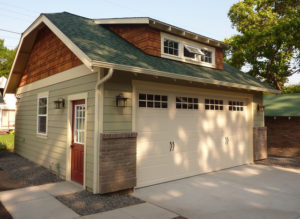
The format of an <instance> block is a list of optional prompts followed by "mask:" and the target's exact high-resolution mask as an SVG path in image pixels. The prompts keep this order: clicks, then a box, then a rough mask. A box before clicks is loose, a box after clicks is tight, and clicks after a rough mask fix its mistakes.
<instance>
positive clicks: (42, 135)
mask: <svg viewBox="0 0 300 219" xmlns="http://www.w3.org/2000/svg"><path fill="white" fill-rule="evenodd" d="M36 137H38V138H43V139H47V138H48V134H42V133H36Z"/></svg>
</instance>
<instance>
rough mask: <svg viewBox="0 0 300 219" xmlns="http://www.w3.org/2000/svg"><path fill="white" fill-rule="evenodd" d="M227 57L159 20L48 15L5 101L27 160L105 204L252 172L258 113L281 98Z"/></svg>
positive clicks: (24, 51)
mask: <svg viewBox="0 0 300 219" xmlns="http://www.w3.org/2000/svg"><path fill="white" fill-rule="evenodd" d="M216 30H217V29H216ZM225 48H228V45H226V44H224V43H222V42H220V41H217V40H213V39H210V38H208V37H204V36H202V35H198V34H195V33H193V32H190V31H187V30H184V29H181V28H178V27H175V26H172V25H169V24H166V23H163V22H161V21H158V20H154V19H151V18H120V19H88V18H84V17H80V16H76V15H73V14H70V13H66V12H64V13H56V14H42V15H41V16H40V17H39V18H38V19H37V20H36V21H35V22H34V23H33V24H32V25H31V26H30V27H29V28H28V29H27V30H26V31H25V32H24V33H23V35H22V38H21V42H20V46H19V48H18V51H17V56H16V59H15V62H14V65H13V68H12V71H11V73H10V77H9V82H8V84H7V86H6V89H5V93H16V94H17V95H18V102H17V115H16V139H15V150H16V152H17V153H19V154H20V155H22V156H24V157H26V158H28V159H30V160H32V161H34V162H36V163H39V164H42V165H44V166H46V167H49V168H51V169H52V170H54V171H58V172H59V173H60V174H61V175H62V176H64V177H65V178H66V180H73V181H76V182H78V183H81V184H83V187H84V188H87V189H88V190H92V191H93V192H94V193H106V192H112V191H118V190H122V189H127V188H133V187H142V186H148V185H153V184H156V183H161V182H166V181H170V180H175V179H180V178H183V177H189V176H193V175H197V174H200V173H206V172H210V171H215V170H220V169H224V168H228V167H233V166H237V165H241V164H245V163H252V162H253V140H254V142H256V139H257V138H258V137H259V135H260V133H261V132H264V130H265V128H264V114H263V112H258V111H257V110H256V109H257V106H258V105H259V106H262V104H263V92H271V93H278V91H277V90H274V89H273V88H271V87H269V86H267V85H265V84H263V83H261V82H260V81H259V80H257V79H255V78H253V77H251V76H249V75H247V74H244V73H242V72H240V71H238V70H237V69H235V68H234V67H232V66H229V65H228V64H226V63H223V49H225ZM253 133H255V135H254V134H253ZM253 138H254V139H253Z"/></svg>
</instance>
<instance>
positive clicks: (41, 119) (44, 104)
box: [37, 96, 48, 135]
mask: <svg viewBox="0 0 300 219" xmlns="http://www.w3.org/2000/svg"><path fill="white" fill-rule="evenodd" d="M47 116H48V96H41V97H38V107H37V133H38V134H44V135H45V134H47Z"/></svg>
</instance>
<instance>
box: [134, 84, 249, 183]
mask: <svg viewBox="0 0 300 219" xmlns="http://www.w3.org/2000/svg"><path fill="white" fill-rule="evenodd" d="M178 90H183V89H178ZM246 105H247V100H246V99H243V98H236V97H234V96H233V97H230V96H229V97H228V96H227V97H223V96H213V95H203V94H201V95H200V92H197V93H185V92H184V90H183V91H182V92H180V91H166V90H165V91H163V90H161V91H160V90H153V89H145V88H142V89H139V88H137V91H136V131H137V132H138V139H137V187H141V186H147V185H153V184H156V183H161V182H166V181H170V180H174V179H180V178H184V177H188V176H193V175H197V174H200V173H204V172H210V171H214V170H219V169H223V168H227V167H232V166H237V165H240V164H244V163H248V162H250V155H249V129H248V124H247V107H246Z"/></svg>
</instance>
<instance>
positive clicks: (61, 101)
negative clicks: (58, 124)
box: [54, 98, 65, 109]
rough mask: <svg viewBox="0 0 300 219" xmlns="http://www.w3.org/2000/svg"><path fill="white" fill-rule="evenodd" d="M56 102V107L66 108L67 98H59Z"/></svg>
mask: <svg viewBox="0 0 300 219" xmlns="http://www.w3.org/2000/svg"><path fill="white" fill-rule="evenodd" d="M54 103H55V109H63V108H65V99H64V98H59V99H58V100H55V101H54Z"/></svg>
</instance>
